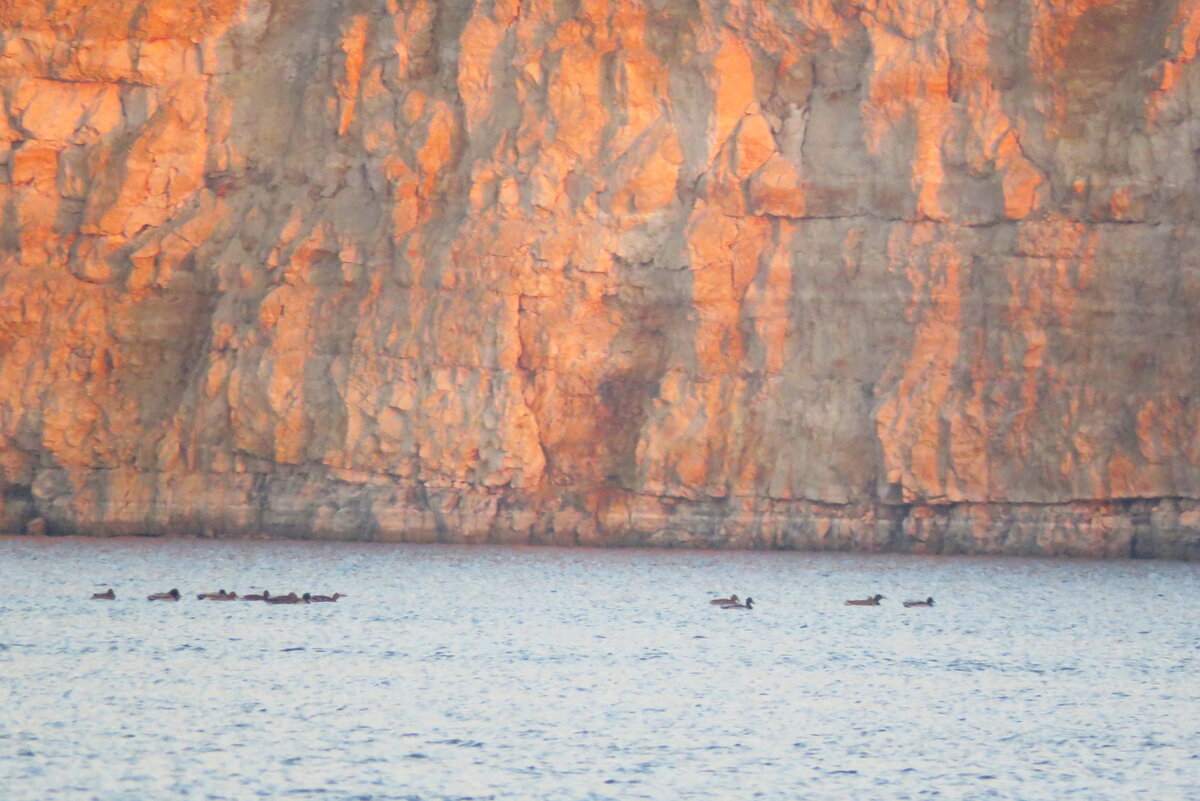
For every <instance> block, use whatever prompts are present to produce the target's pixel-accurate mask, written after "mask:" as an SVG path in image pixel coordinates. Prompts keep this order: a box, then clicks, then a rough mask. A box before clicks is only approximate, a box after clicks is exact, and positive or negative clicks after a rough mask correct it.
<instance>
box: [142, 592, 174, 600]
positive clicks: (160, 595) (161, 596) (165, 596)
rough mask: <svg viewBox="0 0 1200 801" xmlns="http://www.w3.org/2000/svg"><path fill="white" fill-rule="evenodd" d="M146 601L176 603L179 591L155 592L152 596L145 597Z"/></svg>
mask: <svg viewBox="0 0 1200 801" xmlns="http://www.w3.org/2000/svg"><path fill="white" fill-rule="evenodd" d="M146 600H147V601H178V600H179V590H171V591H170V592H156V593H154V594H153V595H147V596H146Z"/></svg>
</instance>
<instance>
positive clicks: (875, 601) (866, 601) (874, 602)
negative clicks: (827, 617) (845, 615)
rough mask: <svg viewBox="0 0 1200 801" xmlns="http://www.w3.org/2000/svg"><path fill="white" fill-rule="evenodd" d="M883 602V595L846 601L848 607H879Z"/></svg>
mask: <svg viewBox="0 0 1200 801" xmlns="http://www.w3.org/2000/svg"><path fill="white" fill-rule="evenodd" d="M882 600H883V596H882V595H876V596H875V597H874V598H863V599H861V600H855V601H846V606H879V602H880V601H882Z"/></svg>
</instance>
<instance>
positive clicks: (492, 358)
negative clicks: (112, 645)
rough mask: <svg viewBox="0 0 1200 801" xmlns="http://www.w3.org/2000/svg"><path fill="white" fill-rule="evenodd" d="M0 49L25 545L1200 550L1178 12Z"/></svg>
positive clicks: (323, 26)
mask: <svg viewBox="0 0 1200 801" xmlns="http://www.w3.org/2000/svg"><path fill="white" fill-rule="evenodd" d="M268 6H270V7H268ZM318 12H319V13H318ZM0 31H3V32H4V34H3V36H2V37H0V95H2V96H3V98H4V102H3V103H2V104H0V484H2V485H3V486H0V489H3V490H4V491H3V492H0V498H2V499H3V500H2V502H0V504H2V505H0V530H3V531H23V530H25V527H26V524H27V523H28V522H29V521H30V520H33V519H35V518H40V519H43V520H45V521H47V523H46V525H47V526H48V527H49V530H51V531H58V532H67V531H90V532H96V533H139V532H153V533H199V532H204V531H206V530H222V531H228V532H230V533H240V534H269V535H284V536H287V535H302V536H320V537H354V538H367V539H378V540H384V541H398V540H413V541H436V540H456V541H471V542H477V541H494V542H535V543H556V544H575V543H581V544H589V545H602V544H652V545H668V546H675V545H692V546H713V547H780V548H848V547H849V548H864V549H880V548H895V549H901V550H909V551H914V552H923V553H937V552H947V553H958V552H964V551H970V552H996V553H1046V554H1072V555H1087V554H1091V555H1102V556H1117V555H1126V556H1128V555H1138V556H1184V557H1200V547H1197V546H1196V545H1195V543H1196V542H1198V541H1200V539H1197V538H1198V537H1200V522H1197V521H1200V434H1198V433H1197V432H1200V402H1198V401H1197V400H1196V398H1195V394H1196V392H1195V389H1196V387H1197V386H1200V373H1198V372H1197V371H1198V370H1200V359H1197V358H1196V344H1195V343H1196V342H1198V341H1200V330H1198V329H1197V325H1198V322H1197V317H1196V315H1195V314H1193V313H1191V312H1190V311H1189V310H1192V309H1195V308H1197V307H1200V273H1198V272H1197V269H1196V264H1197V263H1200V258H1198V254H1200V233H1198V231H1197V225H1196V222H1195V219H1194V218H1195V212H1194V210H1195V209H1196V208H1197V207H1198V204H1197V202H1196V201H1197V197H1196V194H1197V187H1200V175H1198V174H1197V173H1198V171H1200V164H1198V163H1197V160H1196V159H1195V158H1194V150H1195V147H1194V143H1195V141H1197V140H1200V130H1197V128H1198V125H1200V123H1197V121H1196V115H1195V114H1194V112H1193V106H1194V105H1195V103H1194V98H1195V97H1196V96H1197V91H1198V90H1200V59H1197V54H1198V53H1200V10H1198V9H1197V5H1196V4H1195V3H1192V2H1183V1H1182V0H1169V2H1166V4H1165V5H1164V4H1163V3H1152V2H1150V0H1121V2H1111V0H1016V2H1015V5H1012V6H1011V8H1010V7H1007V6H1006V7H1004V8H1000V6H999V5H997V4H996V3H982V2H973V1H972V0H945V2H939V3H930V2H927V0H894V1H893V2H886V3H845V2H833V0H813V2H806V3H801V4H771V3H764V2H761V0H729V2H721V3H717V2H710V0H702V2H700V3H699V4H691V5H688V4H683V5H672V4H670V3H667V4H663V3H643V2H613V0H586V2H580V3H574V4H572V3H556V2H551V0H528V1H525V0H521V1H520V2H518V0H478V2H474V3H468V4H466V5H464V6H462V7H456V8H454V9H450V8H449V7H447V6H445V4H439V3H436V2H433V0H414V2H404V3H400V2H396V1H395V0H388V2H385V3H383V4H380V5H379V7H378V8H373V9H371V10H366V9H363V8H360V7H358V6H354V7H346V8H343V7H340V6H339V7H334V6H331V5H323V6H321V8H320V9H316V8H315V7H314V8H308V7H303V6H295V7H291V6H289V7H287V8H284V7H282V6H277V5H276V6H271V5H270V4H267V5H264V4H262V3H251V2H248V0H221V2H216V3H214V2H205V3H199V2H195V1H194V0H188V1H187V2H166V0H137V1H136V2H126V3H118V2H108V0H106V1H105V2H100V3H96V2H83V0H68V1H67V2H54V3H50V2H45V1H44V0H17V1H16V2H10V3H6V4H2V5H0Z"/></svg>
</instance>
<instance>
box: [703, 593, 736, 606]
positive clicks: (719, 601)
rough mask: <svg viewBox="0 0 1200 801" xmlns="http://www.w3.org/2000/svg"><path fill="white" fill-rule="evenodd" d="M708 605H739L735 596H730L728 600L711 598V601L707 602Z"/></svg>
mask: <svg viewBox="0 0 1200 801" xmlns="http://www.w3.org/2000/svg"><path fill="white" fill-rule="evenodd" d="M709 603H710V604H716V605H717V606H724V605H725V604H736V603H739V601H738V597H737V596H736V595H730V596H729V597H728V598H713V599H712V600H711V601H709Z"/></svg>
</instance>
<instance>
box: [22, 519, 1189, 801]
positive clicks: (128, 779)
mask: <svg viewBox="0 0 1200 801" xmlns="http://www.w3.org/2000/svg"><path fill="white" fill-rule="evenodd" d="M108 586H112V587H114V588H115V589H116V592H117V600H116V601H111V602H100V601H95V602H93V601H89V600H87V599H88V597H89V595H90V594H91V593H92V592H94V591H99V590H102V589H104V588H105V587H108ZM171 587H178V588H179V589H180V590H181V591H182V592H183V593H184V600H183V601H181V602H179V603H175V604H171V603H149V602H147V601H146V600H145V599H144V596H145V595H146V594H147V593H150V592H156V591H163V590H168V589H170V588H171ZM218 588H226V589H233V590H237V591H239V592H242V593H245V592H249V591H252V590H255V589H258V590H261V589H262V588H267V589H269V590H271V591H272V592H274V593H277V594H279V593H285V592H287V591H289V590H295V591H297V592H305V591H312V592H322V593H332V592H334V591H339V592H343V593H347V594H348V595H349V597H347V598H344V599H342V600H341V601H339V602H338V603H336V604H320V605H311V606H268V605H265V604H261V603H240V602H239V603H212V602H201V601H197V600H195V594H196V593H198V592H206V591H212V590H216V589H218ZM730 592H736V593H738V594H740V595H741V596H743V597H745V596H747V595H750V596H753V597H754V599H755V609H754V610H753V611H751V612H738V611H722V610H720V609H716V608H713V607H711V606H710V605H709V604H707V603H706V601H707V599H708V598H710V597H712V596H713V595H714V594H720V595H725V594H728V593H730ZM875 592H880V593H883V594H884V595H885V596H887V600H885V601H884V602H883V604H882V605H881V606H879V607H877V608H855V607H846V606H843V604H842V602H843V600H845V599H846V598H851V597H862V596H865V595H869V594H873V593H875ZM927 595H932V596H934V598H935V599H936V603H937V606H935V607H934V608H932V609H905V608H903V607H902V606H901V605H900V603H899V601H900V600H903V599H905V598H924V597H926V596H927ZM1198 598H1200V566H1197V565H1190V564H1181V563H1166V562H1084V561H1047V560H1023V559H974V558H964V557H956V558H926V557H911V556H860V555H841V554H798V553H739V552H719V553H718V552H696V551H648V550H616V551H604V550H589V549H552V548H545V549H536V548H499V547H462V546H403V545H379V544H359V543H301V542H231V541H197V540H140V539H139V540H132V539H118V540H101V539H94V540H93V539H80V538H68V539H44V538H0V788H2V790H0V797H3V798H4V799H5V800H6V801H24V799H31V800H34V799H36V800H37V801H41V800H42V799H50V798H55V799H75V798H80V799H91V798H97V799H105V801H108V800H109V799H116V800H123V799H129V801H144V800H145V799H154V801H168V800H170V799H213V800H214V801H221V800H225V799H228V800H229V801H242V800H243V799H249V798H271V799H275V798H279V799H329V800H330V801H334V800H337V799H377V800H380V801H381V800H382V799H429V800H434V799H468V798H471V799H484V798H492V799H545V800H546V801H569V800H570V799H621V800H622V801H624V800H625V799H641V798H646V799H655V800H656V801H664V800H665V799H709V798H718V797H723V798H732V799H748V798H770V799H775V798H804V799H831V800H832V799H837V800H838V801H844V800H845V799H850V798H864V799H938V798H946V799H959V798H963V799H966V798H970V799H1025V800H1028V799H1067V798H1081V799H1100V798H1103V799H1108V798H1111V799H1131V798H1146V799H1156V800H1159V801H1162V800H1163V799H1176V798H1178V799H1186V798H1195V797H1198V793H1200V681H1198V678H1200V676H1198V672H1197V668H1198V667H1200V664H1198V656H1200V651H1198V646H1200V636H1198V631H1197V621H1198V617H1197V612H1198V611H1200V601H1198V600H1197V599H1198Z"/></svg>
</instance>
